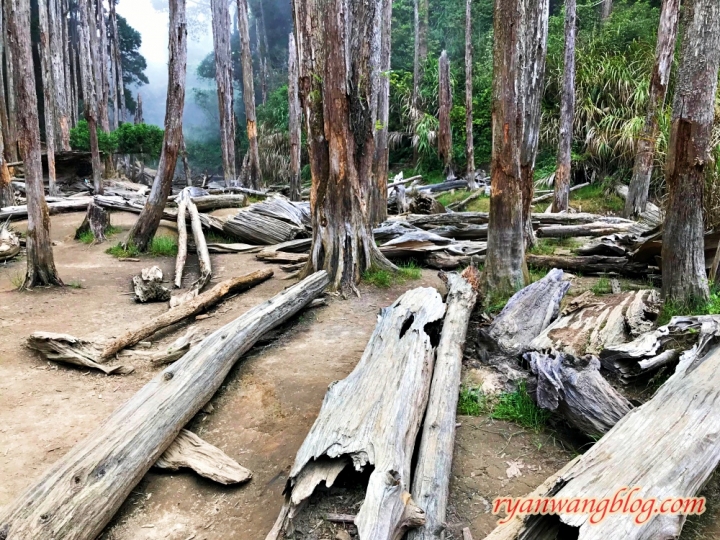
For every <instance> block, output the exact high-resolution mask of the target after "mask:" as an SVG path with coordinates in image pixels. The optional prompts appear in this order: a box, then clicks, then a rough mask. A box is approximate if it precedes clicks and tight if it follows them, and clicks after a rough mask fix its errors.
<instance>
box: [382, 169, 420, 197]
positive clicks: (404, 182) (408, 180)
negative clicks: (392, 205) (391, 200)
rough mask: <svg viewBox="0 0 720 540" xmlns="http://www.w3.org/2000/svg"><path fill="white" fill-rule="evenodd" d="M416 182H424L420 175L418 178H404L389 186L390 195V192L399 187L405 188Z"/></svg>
mask: <svg viewBox="0 0 720 540" xmlns="http://www.w3.org/2000/svg"><path fill="white" fill-rule="evenodd" d="M416 180H422V175H420V174H418V175H416V176H411V177H409V178H403V179H402V180H394V181H393V182H392V183H391V184H388V186H387V187H388V195H389V194H390V190H391V189H392V188H394V187H397V186H404V185H407V184H411V183H412V182H415V181H416Z"/></svg>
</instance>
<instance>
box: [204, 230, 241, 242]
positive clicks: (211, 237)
mask: <svg viewBox="0 0 720 540" xmlns="http://www.w3.org/2000/svg"><path fill="white" fill-rule="evenodd" d="M205 238H206V239H207V243H208V244H234V243H235V242H237V239H235V238H233V237H232V236H228V235H226V234H223V233H221V232H218V231H209V232H208V233H206V236H205Z"/></svg>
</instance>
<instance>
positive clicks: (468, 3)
mask: <svg viewBox="0 0 720 540" xmlns="http://www.w3.org/2000/svg"><path fill="white" fill-rule="evenodd" d="M472 77H473V46H472V0H465V161H466V163H467V166H466V167H465V178H466V179H467V181H468V186H469V187H470V189H477V182H476V181H475V145H474V143H473V80H472Z"/></svg>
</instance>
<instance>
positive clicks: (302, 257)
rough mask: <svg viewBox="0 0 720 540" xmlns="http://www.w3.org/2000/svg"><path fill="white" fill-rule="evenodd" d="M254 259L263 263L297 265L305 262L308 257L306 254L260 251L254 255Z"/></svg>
mask: <svg viewBox="0 0 720 540" xmlns="http://www.w3.org/2000/svg"><path fill="white" fill-rule="evenodd" d="M255 257H256V258H257V259H258V260H259V261H264V262H272V263H283V264H288V263H290V264H298V263H305V262H307V261H308V259H309V258H310V255H308V254H307V253H286V252H283V251H275V250H262V251H261V252H260V253H258V254H257V255H255Z"/></svg>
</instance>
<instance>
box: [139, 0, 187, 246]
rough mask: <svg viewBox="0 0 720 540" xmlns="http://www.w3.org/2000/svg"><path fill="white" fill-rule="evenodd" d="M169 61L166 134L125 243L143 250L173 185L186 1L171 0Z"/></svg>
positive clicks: (184, 68)
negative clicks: (148, 193) (143, 200)
mask: <svg viewBox="0 0 720 540" xmlns="http://www.w3.org/2000/svg"><path fill="white" fill-rule="evenodd" d="M169 41H170V44H169V49H170V60H169V62H168V93H167V102H166V106H165V136H164V139H163V149H162V153H161V154H160V163H159V164H158V169H157V175H156V176H155V180H154V182H153V186H152V189H151V190H150V195H149V196H148V200H147V202H146V203H145V208H143V211H142V212H141V213H140V217H139V218H138V220H137V222H136V223H135V225H134V226H133V228H132V229H131V230H130V234H129V236H128V244H130V243H132V244H135V245H136V246H137V247H138V248H139V249H140V251H146V250H147V248H148V246H149V245H150V241H151V240H152V239H153V237H154V236H155V233H156V232H157V228H158V225H159V224H160V219H161V218H162V215H163V210H165V203H166V202H167V198H168V195H170V190H171V188H172V180H173V177H174V176H175V165H176V163H177V158H178V154H179V153H180V145H181V144H182V140H183V134H182V116H183V110H184V107H185V76H186V72H187V23H186V21H185V0H171V1H170V35H169Z"/></svg>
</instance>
